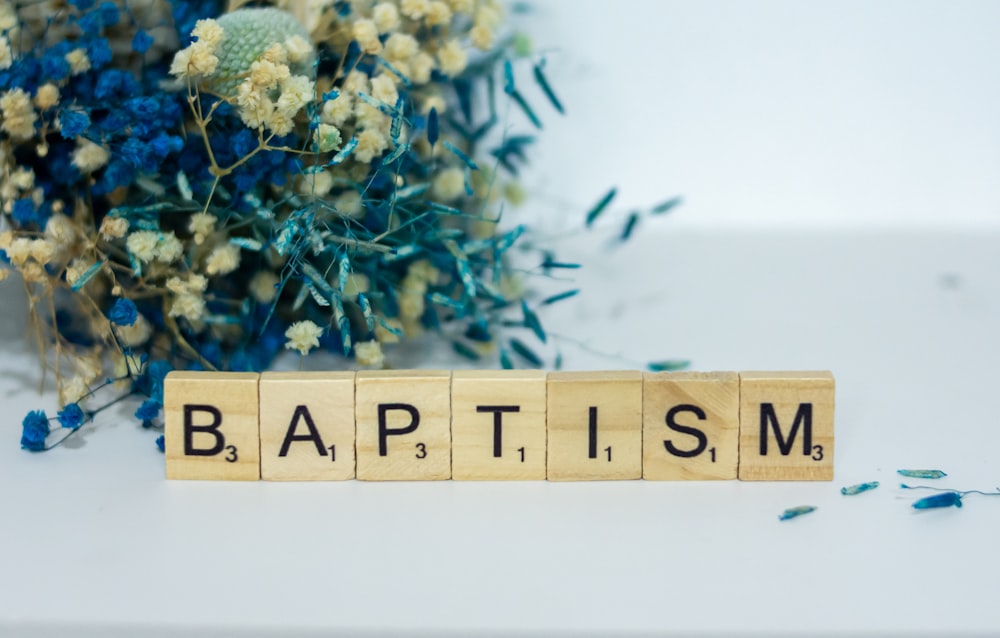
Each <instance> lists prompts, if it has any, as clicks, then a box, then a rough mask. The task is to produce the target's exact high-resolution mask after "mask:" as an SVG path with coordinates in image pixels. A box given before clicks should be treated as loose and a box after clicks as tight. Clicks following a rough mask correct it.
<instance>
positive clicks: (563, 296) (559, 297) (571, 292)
mask: <svg viewBox="0 0 1000 638" xmlns="http://www.w3.org/2000/svg"><path fill="white" fill-rule="evenodd" d="M578 294H580V289H579V288H577V289H576V290H567V291H566V292H561V293H559V294H558V295H552V296H551V297H546V298H545V299H542V303H541V305H543V306H548V305H549V304H554V303H556V302H557V301H562V300H563V299H569V298H570V297H575V296H576V295H578Z"/></svg>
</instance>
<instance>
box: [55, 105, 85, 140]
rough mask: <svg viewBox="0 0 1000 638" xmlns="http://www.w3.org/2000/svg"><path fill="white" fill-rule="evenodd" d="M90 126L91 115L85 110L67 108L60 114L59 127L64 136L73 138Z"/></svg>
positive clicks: (68, 138) (69, 138)
mask: <svg viewBox="0 0 1000 638" xmlns="http://www.w3.org/2000/svg"><path fill="white" fill-rule="evenodd" d="M88 126H90V116H89V115H87V113H86V112H84V111H77V110H70V109H66V110H65V111H63V112H62V113H60V114H59V127H60V130H61V134H62V136H63V138H65V139H67V140H71V139H73V138H75V137H76V136H77V135H80V134H82V133H83V132H84V131H86V130H87V127H88Z"/></svg>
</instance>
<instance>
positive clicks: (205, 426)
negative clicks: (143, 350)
mask: <svg viewBox="0 0 1000 638" xmlns="http://www.w3.org/2000/svg"><path fill="white" fill-rule="evenodd" d="M259 378H260V375H258V374H256V373H252V372H171V373H170V374H168V375H167V377H166V379H165V380H164V382H163V402H164V405H163V420H164V443H165V449H164V451H165V452H166V457H167V478H168V479H207V480H223V481H256V480H258V479H260V438H259V434H258V432H259V430H258V425H257V413H258V401H257V383H258V380H259Z"/></svg>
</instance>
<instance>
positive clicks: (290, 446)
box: [260, 372, 354, 481]
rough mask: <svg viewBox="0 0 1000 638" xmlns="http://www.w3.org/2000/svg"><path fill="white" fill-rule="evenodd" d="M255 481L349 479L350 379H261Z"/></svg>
mask: <svg viewBox="0 0 1000 638" xmlns="http://www.w3.org/2000/svg"><path fill="white" fill-rule="evenodd" d="M260 476H261V478H263V479H264V480H270V481H342V480H345V479H351V478H354V373H353V372H265V373H264V374H262V375H261V376H260Z"/></svg>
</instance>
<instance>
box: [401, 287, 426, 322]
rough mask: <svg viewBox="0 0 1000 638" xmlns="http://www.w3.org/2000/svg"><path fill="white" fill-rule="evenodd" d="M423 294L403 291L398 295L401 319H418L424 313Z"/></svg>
mask: <svg viewBox="0 0 1000 638" xmlns="http://www.w3.org/2000/svg"><path fill="white" fill-rule="evenodd" d="M425 307H426V306H425V302H424V294H423V293H422V292H409V291H407V292H404V293H402V294H400V295H399V315H400V316H401V317H402V318H403V319H419V318H420V317H422V316H423V314H424V308H425Z"/></svg>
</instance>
